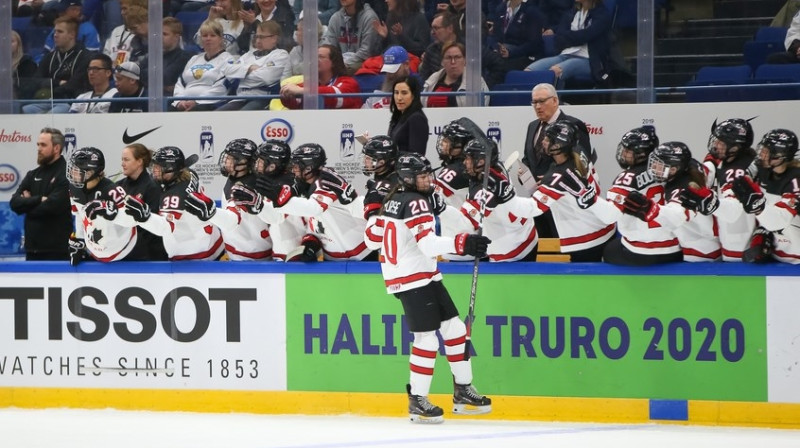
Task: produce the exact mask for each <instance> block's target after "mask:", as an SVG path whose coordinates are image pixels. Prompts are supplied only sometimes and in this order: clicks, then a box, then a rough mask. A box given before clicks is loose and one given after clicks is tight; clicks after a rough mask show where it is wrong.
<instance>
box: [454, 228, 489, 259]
mask: <svg viewBox="0 0 800 448" xmlns="http://www.w3.org/2000/svg"><path fill="white" fill-rule="evenodd" d="M491 242H492V240H490V239H489V238H487V237H485V236H483V235H475V234H472V233H459V234H458V235H456V238H455V246H456V254H458V255H472V256H473V257H476V258H483V257H485V256H486V251H487V250H488V249H489V244H490V243H491Z"/></svg>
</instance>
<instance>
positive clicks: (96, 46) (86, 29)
mask: <svg viewBox="0 0 800 448" xmlns="http://www.w3.org/2000/svg"><path fill="white" fill-rule="evenodd" d="M81 6H83V3H82V2H81V0H61V3H60V12H59V13H58V16H59V18H61V17H67V18H71V19H74V20H75V21H76V22H77V23H79V25H78V34H77V38H76V39H77V41H78V42H80V43H81V44H83V46H84V47H86V49H87V50H90V51H100V35H99V34H98V32H97V28H95V27H94V25H92V22H81ZM54 32H55V30H53V31H52V32H50V34H49V35H48V36H47V39H45V41H44V49H45V51H52V50H53V48H54V41H53V37H54V36H53V33H54Z"/></svg>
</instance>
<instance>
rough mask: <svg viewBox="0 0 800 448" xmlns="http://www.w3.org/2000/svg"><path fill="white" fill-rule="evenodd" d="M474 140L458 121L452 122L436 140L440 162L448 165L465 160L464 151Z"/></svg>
mask: <svg viewBox="0 0 800 448" xmlns="http://www.w3.org/2000/svg"><path fill="white" fill-rule="evenodd" d="M472 139H473V136H472V134H471V133H470V132H469V131H467V129H466V128H464V126H462V125H461V124H459V123H458V122H457V121H451V122H450V123H448V124H447V125H445V127H444V128H443V129H442V133H441V134H439V137H438V138H437V139H436V151H437V152H438V153H439V160H441V161H442V163H443V164H448V163H450V162H452V161H454V160H458V159H463V158H464V153H463V149H464V147H465V146H466V145H467V143H469V141H470V140H472Z"/></svg>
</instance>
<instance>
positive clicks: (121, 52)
mask: <svg viewBox="0 0 800 448" xmlns="http://www.w3.org/2000/svg"><path fill="white" fill-rule="evenodd" d="M146 8H147V2H146V1H144V0H120V13H121V14H122V25H120V26H118V27H116V28H114V29H113V30H112V31H111V35H110V36H108V39H106V44H105V45H104V46H103V53H105V54H107V55H108V56H109V57H110V58H111V60H112V61H113V63H114V66H115V67H116V66H117V65H119V64H122V63H123V62H125V61H127V60H128V59H129V58H130V51H131V40H132V39H133V36H134V34H133V31H132V30H131V29H130V28H129V27H128V24H127V23H126V19H127V16H128V11H130V10H131V9H141V10H144V11H146ZM145 14H146V13H145Z"/></svg>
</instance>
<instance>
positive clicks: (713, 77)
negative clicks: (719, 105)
mask: <svg viewBox="0 0 800 448" xmlns="http://www.w3.org/2000/svg"><path fill="white" fill-rule="evenodd" d="M751 73H752V72H751V70H750V66H748V65H736V66H733V67H701V68H700V70H699V71H698V72H697V75H696V76H695V79H694V81H690V82H689V83H688V84H687V86H689V87H700V86H726V85H741V84H747V83H748V82H749V81H750V76H751ZM741 90H742V89H733V88H731V89H718V88H715V89H689V90H687V91H686V102H690V103H698V102H710V101H741V100H742V92H741Z"/></svg>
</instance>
